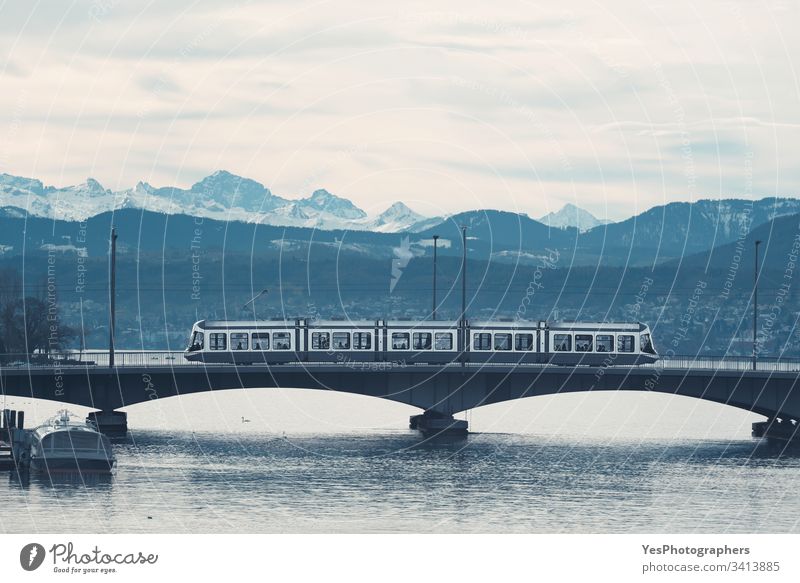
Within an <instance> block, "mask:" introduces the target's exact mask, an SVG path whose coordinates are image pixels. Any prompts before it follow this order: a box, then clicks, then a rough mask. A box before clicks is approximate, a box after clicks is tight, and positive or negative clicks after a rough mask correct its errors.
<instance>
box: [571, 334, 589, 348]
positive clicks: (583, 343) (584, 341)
mask: <svg viewBox="0 0 800 583" xmlns="http://www.w3.org/2000/svg"><path fill="white" fill-rule="evenodd" d="M591 351H592V335H591V334H575V352H591Z"/></svg>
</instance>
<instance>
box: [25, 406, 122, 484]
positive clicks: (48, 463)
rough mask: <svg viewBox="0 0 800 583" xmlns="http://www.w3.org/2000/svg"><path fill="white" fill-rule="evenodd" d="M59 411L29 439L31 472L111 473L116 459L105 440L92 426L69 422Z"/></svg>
mask: <svg viewBox="0 0 800 583" xmlns="http://www.w3.org/2000/svg"><path fill="white" fill-rule="evenodd" d="M70 417H71V414H70V413H69V412H68V411H66V410H62V411H59V412H58V414H57V415H56V416H54V417H52V418H50V419H48V420H47V421H45V422H44V423H43V424H42V425H40V426H39V427H37V428H35V429H34V430H33V431H32V434H31V436H30V440H31V441H30V465H31V469H33V470H39V471H46V472H58V471H67V472H68V471H80V472H110V471H111V470H112V469H113V468H114V465H115V464H116V458H115V457H114V452H113V450H112V448H111V442H110V441H109V439H108V437H106V436H105V435H103V434H102V433H100V432H99V431H98V430H97V427H96V426H94V425H93V424H92V423H87V422H79V421H73V420H71V418H70Z"/></svg>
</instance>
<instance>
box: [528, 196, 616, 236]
mask: <svg viewBox="0 0 800 583" xmlns="http://www.w3.org/2000/svg"><path fill="white" fill-rule="evenodd" d="M539 222H540V223H544V224H545V225H547V226H548V227H556V228H559V229H563V228H565V227H576V228H577V229H578V230H579V231H581V232H582V233H583V232H585V231H588V230H589V229H593V228H594V227H597V226H599V225H605V224H607V223H609V222H610V221H608V220H606V219H598V218H597V217H595V216H594V215H593V214H592V213H590V212H589V211H585V210H583V209H582V208H579V207H577V206H575V205H574V204H569V203H568V204H565V205H564V206H563V207H561V210H558V211H555V212H552V213H548V214H546V215H544V216H543V217H541V218H540V219H539Z"/></svg>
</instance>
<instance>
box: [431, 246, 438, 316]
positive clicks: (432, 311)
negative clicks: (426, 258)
mask: <svg viewBox="0 0 800 583" xmlns="http://www.w3.org/2000/svg"><path fill="white" fill-rule="evenodd" d="M438 241H439V235H434V236H433V310H431V319H432V320H434V321H435V320H436V246H437V243H438Z"/></svg>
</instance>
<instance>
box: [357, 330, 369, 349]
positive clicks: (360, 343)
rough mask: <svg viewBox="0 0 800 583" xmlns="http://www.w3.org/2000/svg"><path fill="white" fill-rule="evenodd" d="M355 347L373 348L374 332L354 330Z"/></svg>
mask: <svg viewBox="0 0 800 583" xmlns="http://www.w3.org/2000/svg"><path fill="white" fill-rule="evenodd" d="M353 348H355V349H356V350H369V349H370V348H372V334H370V333H369V332H353Z"/></svg>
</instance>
